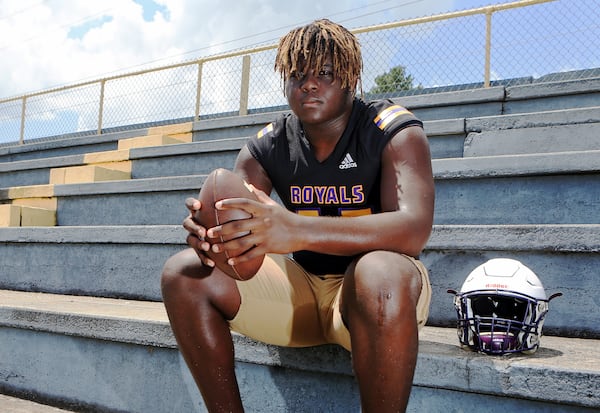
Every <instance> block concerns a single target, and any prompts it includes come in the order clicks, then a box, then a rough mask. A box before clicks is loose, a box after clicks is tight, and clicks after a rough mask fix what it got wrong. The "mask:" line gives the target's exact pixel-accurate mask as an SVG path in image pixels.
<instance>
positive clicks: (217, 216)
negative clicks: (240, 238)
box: [212, 174, 243, 281]
mask: <svg viewBox="0 0 600 413" xmlns="http://www.w3.org/2000/svg"><path fill="white" fill-rule="evenodd" d="M213 181H214V182H213V185H212V190H213V199H217V196H218V195H217V174H215V175H214V178H213ZM215 203H216V201H215ZM213 209H214V211H215V221H216V222H217V225H221V220H220V219H219V210H218V209H217V208H216V207H215V206H214V205H213ZM219 239H220V240H221V242H222V243H223V242H225V240H224V239H223V236H222V235H219ZM225 257H226V258H227V259H228V260H229V258H231V257H230V256H229V254H228V253H227V251H225ZM227 265H229V264H227ZM229 266H230V267H231V268H232V269H233V272H235V275H236V277H237V278H238V280H240V281H242V280H243V278H242V276H241V275H240V274H239V273H238V270H237V268H235V265H229Z"/></svg>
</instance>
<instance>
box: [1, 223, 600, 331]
mask: <svg viewBox="0 0 600 413" xmlns="http://www.w3.org/2000/svg"><path fill="white" fill-rule="evenodd" d="M185 236H186V232H185V230H184V229H183V228H182V227H181V225H158V226H150V225H141V226H79V227H48V228H43V227H38V228H36V227H29V228H25V227H23V228H0V247H1V248H2V254H0V268H2V272H1V273H0V288H3V289H10V290H23V291H40V292H49V293H64V294H78V295H88V296H103V297H112V298H127V299H141V300H150V301H160V300H161V294H160V287H159V275H160V272H161V269H162V265H163V264H164V262H165V261H166V260H167V258H168V257H170V256H171V255H173V254H175V253H176V252H178V251H180V250H182V249H183V248H185ZM599 252H600V224H578V225H556V224H555V225H436V226H434V229H433V232H432V235H431V238H430V240H429V242H428V244H427V247H426V249H425V251H424V252H423V254H422V255H421V259H422V261H423V262H424V263H425V265H426V266H427V268H428V270H429V272H430V278H431V284H432V289H433V301H432V306H431V311H430V324H431V325H435V326H448V325H449V324H451V323H452V321H453V320H454V317H455V315H454V307H453V304H452V296H450V295H449V294H448V293H447V290H448V289H455V290H458V289H460V287H461V285H462V283H463V281H464V279H465V277H466V275H467V274H468V273H469V272H470V271H472V270H473V269H474V268H475V267H476V266H477V265H479V264H481V263H482V262H484V261H486V260H488V259H491V258H494V257H502V256H508V257H513V258H515V259H519V260H521V261H522V262H524V263H525V264H526V265H527V266H529V267H530V268H531V269H532V270H533V271H534V272H535V273H536V274H538V275H539V276H540V278H541V279H542V282H543V283H544V286H545V288H546V291H547V293H548V295H550V294H553V293H555V292H562V293H563V294H564V295H563V297H560V298H559V299H556V300H553V301H552V304H551V311H550V314H549V317H548V318H547V320H546V325H545V327H544V328H545V329H547V331H548V332H552V334H555V335H558V334H561V335H568V336H575V337H593V338H600V326H599V325H598V322H597V321H598V320H597V314H598V303H597V300H596V297H598V296H600V287H599V285H598V283H597V268H600V254H599ZM574 277H576V279H577V282H576V283H575V282H572V280H573V279H574ZM574 308H576V309H577V311H576V312H574V310H573V309H574Z"/></svg>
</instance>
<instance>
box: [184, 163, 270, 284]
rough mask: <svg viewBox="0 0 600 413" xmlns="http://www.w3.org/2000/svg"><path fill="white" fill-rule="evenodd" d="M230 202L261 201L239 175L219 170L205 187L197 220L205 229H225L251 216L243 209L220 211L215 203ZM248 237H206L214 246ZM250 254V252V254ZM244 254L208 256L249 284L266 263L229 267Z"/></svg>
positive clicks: (258, 260) (213, 253)
mask: <svg viewBox="0 0 600 413" xmlns="http://www.w3.org/2000/svg"><path fill="white" fill-rule="evenodd" d="M226 198H247V199H252V200H255V201H256V200H257V197H256V195H255V194H254V192H252V190H251V188H250V187H249V186H248V184H247V183H246V182H245V181H244V180H243V179H242V178H241V177H240V176H238V175H236V174H235V173H233V172H231V171H229V170H227V169H223V168H219V169H215V170H214V171H212V172H211V173H210V174H209V175H208V177H207V178H206V181H205V182H204V184H203V185H202V189H201V190H200V194H199V195H198V200H199V201H200V203H201V204H202V207H201V208H200V211H198V212H196V215H195V219H196V221H198V223H200V224H201V225H202V226H204V227H205V228H206V229H209V228H212V227H215V226H217V225H222V224H225V223H227V222H230V221H234V220H239V219H247V218H250V217H251V215H250V214H248V213H247V212H246V211H242V210H239V209H230V210H217V209H216V208H215V202H217V201H220V200H222V199H226ZM246 234H247V233H238V234H233V235H232V236H228V237H226V238H224V237H218V238H209V237H206V241H208V242H209V243H210V244H211V245H212V244H213V243H215V242H224V241H229V240H232V239H235V238H238V237H241V236H244V235H246ZM246 251H247V250H246ZM246 251H244V250H238V251H229V252H221V253H215V252H213V251H212V250H210V251H208V252H206V255H208V256H209V257H210V259H212V260H213V261H214V262H215V265H216V266H217V267H218V268H219V269H220V270H221V271H223V272H224V273H226V274H227V275H229V276H230V277H232V278H234V279H236V280H242V281H245V280H249V279H250V278H252V277H253V276H254V275H255V274H256V272H257V271H258V269H259V268H260V266H261V265H262V262H263V260H264V255H262V256H260V257H257V258H254V259H252V260H250V261H248V262H244V263H242V264H240V265H235V266H233V265H229V264H228V263H227V260H228V259H229V258H230V257H236V256H238V255H241V254H243V253H244V252H246Z"/></svg>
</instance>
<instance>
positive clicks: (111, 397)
mask: <svg viewBox="0 0 600 413" xmlns="http://www.w3.org/2000/svg"><path fill="white" fill-rule="evenodd" d="M0 329H1V331H2V335H3V337H4V342H5V345H4V346H2V348H0V357H1V358H2V360H3V366H4V367H3V373H4V375H5V380H3V381H2V383H1V384H0V392H4V393H11V394H17V395H21V396H22V397H26V398H29V399H31V398H33V397H36V398H37V399H41V400H46V402H52V404H59V405H61V406H64V407H66V408H68V407H69V406H77V407H79V408H83V409H84V411H86V410H85V409H86V408H87V409H88V410H87V411H89V410H93V411H127V412H144V413H153V412H160V413H162V412H172V411H176V412H200V411H204V408H203V406H202V402H201V400H200V396H199V393H198V391H197V390H196V388H195V386H194V384H193V381H192V379H191V377H190V375H189V373H188V371H187V368H186V367H185V365H184V362H183V360H182V358H181V356H180V355H179V354H178V352H177V350H176V343H175V341H174V338H173V336H172V333H171V330H170V326H169V324H168V319H167V316H166V313H165V311H164V307H163V305H162V303H157V302H144V301H132V300H118V299H106V298H97V297H79V296H68V295H54V294H42V293H27V292H18V291H7V290H0ZM233 338H234V344H235V351H236V362H237V365H236V370H237V374H238V378H239V383H240V388H241V392H242V395H243V399H244V402H245V404H246V408H247V410H248V411H256V412H258V411H260V412H298V411H327V412H348V411H359V402H358V399H357V396H358V390H357V385H356V383H355V381H354V378H353V375H352V369H351V365H350V356H349V353H348V352H346V351H345V350H343V349H341V348H340V347H337V346H319V347H313V348H303V349H290V348H280V347H276V346H270V345H265V344H263V343H258V342H255V341H253V340H251V339H248V338H245V337H243V336H240V335H237V334H234V335H233ZM419 338H420V345H419V357H418V362H417V369H416V372H415V379H414V386H413V391H412V394H411V400H410V404H409V411H410V412H423V411H428V412H438V411H440V412H441V411H448V410H447V407H448V405H449V403H450V400H451V401H452V402H458V401H459V400H460V403H462V404H463V405H464V404H466V403H469V402H471V403H477V406H478V410H484V411H490V412H496V411H498V412H500V411H503V412H505V411H507V408H508V411H517V410H516V409H524V410H525V411H538V409H540V410H539V411H542V410H543V411H550V412H559V411H560V412H585V411H593V409H595V408H598V407H599V406H600V393H598V392H597V389H598V388H600V356H599V355H598V353H597V351H595V350H596V349H597V348H598V346H599V345H600V341H598V340H591V339H587V340H583V339H569V338H561V337H551V336H544V337H542V341H541V348H540V349H539V350H538V352H537V353H535V354H534V355H527V356H525V355H513V356H505V357H493V356H486V355H481V354H477V353H473V352H470V351H466V350H463V349H461V348H460V347H459V345H458V339H457V336H456V331H455V329H454V328H436V327H429V326H427V327H425V328H424V329H423V331H422V332H421V334H420V337H419ZM355 357H359V355H355ZM257 388H260V392H257V391H256V389H257ZM286 388H287V389H294V390H293V391H291V390H290V391H286V390H284V389H286ZM325 395H327V397H324V396H325ZM500 407H502V409H499V408H500Z"/></svg>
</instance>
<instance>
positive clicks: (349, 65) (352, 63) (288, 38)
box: [275, 19, 363, 95]
mask: <svg viewBox="0 0 600 413" xmlns="http://www.w3.org/2000/svg"><path fill="white" fill-rule="evenodd" d="M329 56H330V57H331V59H332V63H333V74H334V79H335V80H336V81H338V82H339V83H340V87H341V88H342V89H353V90H350V91H351V92H352V93H353V94H354V92H355V90H354V89H356V87H357V86H359V87H360V89H361V95H362V84H361V72H362V68H363V64H362V56H361V53H360V44H359V43H358V39H357V38H356V36H354V34H352V33H351V32H350V31H348V30H347V29H346V28H345V27H343V26H340V25H339V24H336V23H333V22H331V21H330V20H328V19H321V20H315V21H314V22H312V23H310V24H308V25H306V26H302V27H298V28H296V29H293V30H292V31H290V32H289V33H288V34H286V35H285V36H283V37H282V38H281V39H280V40H279V46H278V48H277V56H276V58H275V70H276V71H278V72H279V73H280V74H281V79H282V81H283V82H285V81H286V80H287V79H289V78H290V74H292V73H295V72H300V71H305V70H308V69H309V68H310V69H314V70H320V69H321V68H322V67H323V66H324V64H325V61H326V59H327V57H329Z"/></svg>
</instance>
